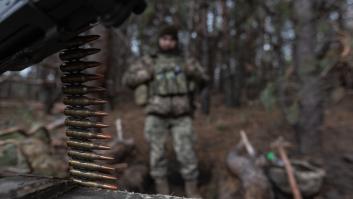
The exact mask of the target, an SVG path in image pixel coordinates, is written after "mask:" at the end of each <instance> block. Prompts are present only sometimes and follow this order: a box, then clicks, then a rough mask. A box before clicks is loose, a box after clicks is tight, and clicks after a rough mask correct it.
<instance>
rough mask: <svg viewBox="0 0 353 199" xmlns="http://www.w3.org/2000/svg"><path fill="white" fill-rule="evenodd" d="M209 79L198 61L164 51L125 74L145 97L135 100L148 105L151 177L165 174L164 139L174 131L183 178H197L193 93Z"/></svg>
mask: <svg viewBox="0 0 353 199" xmlns="http://www.w3.org/2000/svg"><path fill="white" fill-rule="evenodd" d="M207 80H208V77H207V75H206V73H205V71H204V70H203V68H202V67H201V66H200V65H199V64H198V63H197V62H196V61H195V60H191V59H189V60H185V59H184V58H183V57H181V56H179V55H170V54H163V53H162V54H158V55H157V56H156V57H144V58H143V59H142V60H140V61H138V62H136V63H135V64H133V65H132V66H131V67H130V68H129V69H128V71H127V72H126V73H125V75H124V78H123V81H124V83H125V84H126V85H128V86H129V87H130V88H132V89H135V91H138V92H141V93H140V94H138V93H137V94H136V97H137V98H139V97H140V98H142V100H141V99H137V100H136V101H138V102H139V103H140V104H144V105H145V112H146V114H147V117H146V120H145V136H146V139H147V141H148V142H149V144H150V167H151V175H152V177H154V178H158V177H165V176H166V173H167V160H166V158H165V142H166V139H167V136H168V134H169V132H171V135H172V138H173V143H174V150H175V152H176V155H177V158H178V161H179V162H180V163H181V174H182V175H183V178H184V179H185V180H191V179H196V178H197V176H198V169H197V158H196V155H195V152H194V150H193V144H194V142H195V136H194V133H193V131H192V113H193V109H194V106H193V101H192V98H193V97H192V95H193V94H194V93H195V89H196V86H197V85H201V84H204V83H205V82H207ZM143 99H145V100H143Z"/></svg>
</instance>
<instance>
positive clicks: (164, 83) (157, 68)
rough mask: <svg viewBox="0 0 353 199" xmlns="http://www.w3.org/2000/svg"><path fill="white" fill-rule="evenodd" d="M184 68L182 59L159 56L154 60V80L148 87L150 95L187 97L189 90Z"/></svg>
mask: <svg viewBox="0 0 353 199" xmlns="http://www.w3.org/2000/svg"><path fill="white" fill-rule="evenodd" d="M184 67H185V62H184V61H183V59H182V57H178V56H165V55H159V56H158V57H157V58H156V59H155V65H154V79H153V81H152V82H151V83H150V85H149V89H150V94H151V95H158V96H173V95H187V94H188V93H189V92H190V88H189V82H188V80H187V77H186V74H185V72H184Z"/></svg>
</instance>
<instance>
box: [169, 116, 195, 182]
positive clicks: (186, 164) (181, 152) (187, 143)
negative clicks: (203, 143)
mask: <svg viewBox="0 0 353 199" xmlns="http://www.w3.org/2000/svg"><path fill="white" fill-rule="evenodd" d="M171 130H172V135H173V142H174V150H175V152H176V155H177V158H178V161H179V162H180V163H181V174H182V176H183V178H184V180H187V181H190V180H196V179H197V176H198V174H199V173H198V169H197V157H196V154H195V151H194V146H193V145H194V142H195V135H194V133H193V131H192V119H191V117H190V116H184V117H179V118H176V119H173V121H172V128H171Z"/></svg>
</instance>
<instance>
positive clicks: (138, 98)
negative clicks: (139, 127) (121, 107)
mask: <svg viewBox="0 0 353 199" xmlns="http://www.w3.org/2000/svg"><path fill="white" fill-rule="evenodd" d="M134 92H135V93H134V97H135V103H136V104H137V105H139V106H145V105H146V104H147V101H148V86H147V85H146V84H142V85H140V86H138V87H137V88H136V89H135V91H134Z"/></svg>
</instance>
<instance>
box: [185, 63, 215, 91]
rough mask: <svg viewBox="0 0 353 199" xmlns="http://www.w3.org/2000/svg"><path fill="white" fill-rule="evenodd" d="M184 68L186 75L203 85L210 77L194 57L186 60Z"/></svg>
mask: <svg viewBox="0 0 353 199" xmlns="http://www.w3.org/2000/svg"><path fill="white" fill-rule="evenodd" d="M185 70H186V74H187V76H188V77H189V78H190V79H192V80H194V81H195V82H197V83H198V84H200V85H203V86H204V85H206V84H207V83H208V81H209V79H210V78H209V76H208V75H207V73H206V70H205V69H204V68H203V67H202V66H201V65H200V63H199V62H198V61H196V60H195V59H188V60H187V65H186V69H185Z"/></svg>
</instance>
